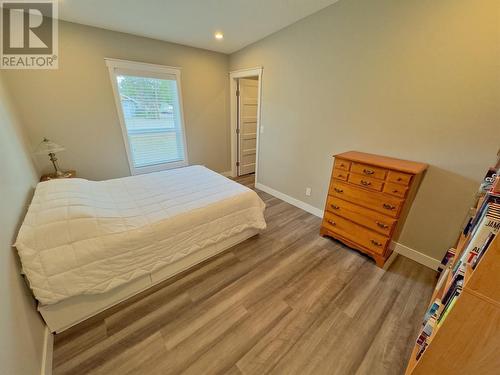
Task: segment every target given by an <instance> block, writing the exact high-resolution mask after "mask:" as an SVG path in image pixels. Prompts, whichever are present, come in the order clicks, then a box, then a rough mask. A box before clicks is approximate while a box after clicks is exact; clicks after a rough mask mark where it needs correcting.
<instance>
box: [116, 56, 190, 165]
mask: <svg viewBox="0 0 500 375" xmlns="http://www.w3.org/2000/svg"><path fill="white" fill-rule="evenodd" d="M111 62H113V63H114V64H112V66H110V60H107V64H108V66H110V72H111V73H112V74H111V75H112V80H113V84H114V88H115V95H116V96H117V105H118V106H119V111H120V113H121V116H120V117H121V122H122V130H123V132H124V138H125V140H126V146H127V153H128V156H129V163H130V168H131V171H132V173H133V174H137V173H143V172H151V171H155V170H161V169H168V168H172V167H178V166H183V165H187V155H186V145H185V136H184V126H183V118H182V109H181V108H182V107H181V98H180V79H179V78H180V71H178V70H175V69H172V68H168V67H161V66H156V65H153V66H151V65H150V64H142V63H133V62H122V61H118V63H117V62H116V60H111ZM117 65H118V66H117Z"/></svg>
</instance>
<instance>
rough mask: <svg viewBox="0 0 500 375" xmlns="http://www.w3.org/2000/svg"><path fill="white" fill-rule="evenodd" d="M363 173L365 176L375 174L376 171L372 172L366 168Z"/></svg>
mask: <svg viewBox="0 0 500 375" xmlns="http://www.w3.org/2000/svg"><path fill="white" fill-rule="evenodd" d="M363 173H364V174H374V173H375V172H374V171H372V170H371V169H366V168H365V169H363Z"/></svg>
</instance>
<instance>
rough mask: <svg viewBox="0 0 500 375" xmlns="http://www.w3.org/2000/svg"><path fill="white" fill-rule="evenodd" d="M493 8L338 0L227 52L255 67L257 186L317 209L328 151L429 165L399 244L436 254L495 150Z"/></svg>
mask: <svg viewBox="0 0 500 375" xmlns="http://www.w3.org/2000/svg"><path fill="white" fill-rule="evenodd" d="M499 7H500V3H499V2H498V1H496V0H480V1H478V0H440V1H435V0H405V1H401V0H378V1H372V0H341V1H340V2H338V3H336V4H334V5H332V6H330V7H328V8H326V9H324V10H322V11H320V12H319V13H316V14H314V15H312V16H310V17H308V18H306V19H304V20H301V21H299V22H298V23H296V24H294V25H292V26H290V27H288V28H286V29H284V30H282V31H279V32H278V33H276V34H274V35H271V36H269V37H267V38H266V39H263V40H261V41H259V42H257V43H255V44H253V45H251V46H249V47H247V48H245V49H243V50H241V51H240V52H237V53H235V54H233V55H231V58H230V68H231V70H234V69H240V68H248V67H255V66H263V67H264V73H263V80H262V84H263V92H262V125H264V127H265V132H264V134H262V135H261V138H260V145H261V149H260V157H259V162H260V164H259V180H260V182H261V183H263V184H265V185H268V186H270V187H272V188H274V189H276V190H279V191H281V192H283V193H285V194H288V195H290V196H292V197H294V198H297V199H300V200H302V201H305V202H307V203H309V204H312V205H313V206H315V207H317V208H321V209H322V208H323V205H324V201H325V195H326V192H327V186H328V181H329V177H330V168H331V165H332V160H331V158H330V155H332V154H334V153H338V152H342V151H347V150H352V149H354V150H361V151H366V152H372V153H379V154H384V155H389V156H394V157H398V158H404V159H411V160H417V161H423V162H427V163H429V164H430V165H431V167H430V169H429V171H428V173H427V175H426V177H425V179H424V181H423V184H422V186H421V189H420V192H419V194H418V196H417V198H416V201H415V203H414V206H413V209H412V210H411V212H410V215H409V217H408V220H407V224H406V226H405V228H404V231H403V233H402V235H401V237H400V239H399V242H401V243H402V244H404V245H406V246H409V247H411V248H413V249H416V250H418V251H421V252H423V253H425V254H427V255H429V256H431V257H434V258H437V259H440V258H441V256H442V254H443V253H444V251H445V250H446V248H447V247H448V246H450V245H451V244H452V243H453V242H454V241H455V238H456V236H457V231H458V229H459V226H460V224H461V223H462V221H463V220H464V217H465V214H466V212H467V209H468V207H469V204H470V202H471V199H472V195H473V193H474V191H475V190H476V188H477V186H478V182H479V181H480V179H481V178H482V176H483V174H484V173H485V171H486V169H487V167H488V166H489V164H490V163H491V162H492V161H493V160H494V159H495V155H496V151H497V149H498V147H499V146H500V108H499V105H500V81H499V74H500V65H499V62H500V53H499V44H500V43H499V42H500V38H499V29H498V27H499V19H498V17H499V13H500V9H499ZM308 186H310V187H312V192H313V194H312V196H311V197H306V196H305V194H304V192H305V188H306V187H308Z"/></svg>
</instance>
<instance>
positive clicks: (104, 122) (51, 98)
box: [5, 22, 230, 180]
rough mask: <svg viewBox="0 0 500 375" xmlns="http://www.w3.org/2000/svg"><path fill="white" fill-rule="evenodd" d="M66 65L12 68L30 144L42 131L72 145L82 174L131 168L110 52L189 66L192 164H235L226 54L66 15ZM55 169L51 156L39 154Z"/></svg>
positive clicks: (43, 165)
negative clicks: (69, 18)
mask: <svg viewBox="0 0 500 375" xmlns="http://www.w3.org/2000/svg"><path fill="white" fill-rule="evenodd" d="M59 56H60V57H59V69H57V70H53V71H49V70H39V71H36V70H34V71H26V70H18V71H14V70H13V71H6V72H5V76H6V84H7V85H8V87H9V89H10V90H11V91H12V94H13V95H14V96H15V98H16V103H17V104H18V107H19V110H20V113H21V115H22V120H23V123H24V124H25V125H26V127H27V133H28V137H29V141H30V144H31V147H35V146H36V145H37V144H38V143H39V142H40V141H41V140H42V138H43V137H48V138H50V139H52V140H53V141H55V142H57V143H60V144H62V145H64V146H66V148H67V151H65V152H63V153H61V154H59V155H58V156H59V159H60V164H61V167H63V168H66V169H76V171H77V174H78V176H80V177H83V178H88V179H95V180H101V179H109V178H114V177H122V176H127V175H129V174H130V172H129V167H128V162H127V156H126V153H125V146H124V144H123V138H122V134H121V128H120V123H119V120H118V115H117V112H116V107H115V102H114V98H113V92H112V88H111V83H110V78H109V74H108V70H107V67H106V65H105V63H104V58H105V57H111V58H118V59H124V60H132V61H139V62H147V63H155V64H162V65H169V66H177V67H181V68H182V81H181V83H182V93H183V104H184V114H185V126H186V137H187V147H188V153H189V162H190V164H204V165H206V166H208V167H209V168H211V169H214V170H216V171H220V172H224V171H228V170H229V169H230V167H229V164H230V145H229V140H228V136H229V126H228V123H229V99H228V92H229V79H228V64H229V57H228V56H227V55H224V54H221V53H216V52H209V51H206V50H201V49H197V48H191V47H186V46H181V45H178V44H172V43H166V42H162V41H158V40H153V39H149V38H143V37H138V36H133V35H130V34H124V33H118V32H114V31H108V30H103V29H98V28H94V27H89V26H83V25H78V24H74V23H68V22H59ZM37 164H38V165H39V167H40V168H39V169H40V171H44V172H46V171H50V170H51V169H50V165H49V164H48V158H46V157H39V158H38V159H37Z"/></svg>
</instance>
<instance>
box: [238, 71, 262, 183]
mask: <svg viewBox="0 0 500 375" xmlns="http://www.w3.org/2000/svg"><path fill="white" fill-rule="evenodd" d="M258 84H259V81H258V80H257V79H247V78H240V79H239V80H238V92H239V97H238V130H237V134H238V163H237V165H238V176H241V175H244V174H249V173H255V156H256V145H257V105H258V92H259V89H258Z"/></svg>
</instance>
